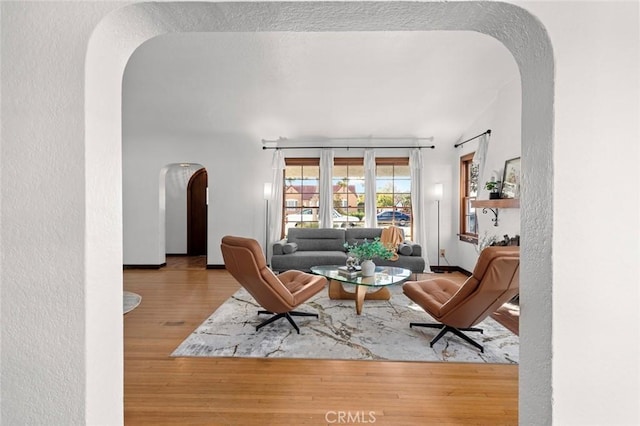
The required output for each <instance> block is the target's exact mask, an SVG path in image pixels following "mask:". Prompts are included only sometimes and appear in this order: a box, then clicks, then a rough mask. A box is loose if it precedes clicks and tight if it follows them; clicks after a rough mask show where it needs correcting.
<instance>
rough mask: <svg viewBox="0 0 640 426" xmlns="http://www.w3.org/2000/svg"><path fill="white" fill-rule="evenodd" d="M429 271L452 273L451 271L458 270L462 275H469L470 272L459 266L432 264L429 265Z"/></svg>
mask: <svg viewBox="0 0 640 426" xmlns="http://www.w3.org/2000/svg"><path fill="white" fill-rule="evenodd" d="M431 272H433V273H435V274H444V273H448V274H450V273H452V272H460V273H462V274H464V275H466V276H467V277H470V276H471V272H469V271H467V270H466V269H463V268H461V267H459V266H449V265H447V266H434V265H431Z"/></svg>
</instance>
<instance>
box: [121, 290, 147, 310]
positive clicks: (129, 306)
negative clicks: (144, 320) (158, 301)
mask: <svg viewBox="0 0 640 426" xmlns="http://www.w3.org/2000/svg"><path fill="white" fill-rule="evenodd" d="M141 301H142V296H140V295H139V294H135V293H132V292H130V291H124V292H122V312H123V314H126V313H128V312H131V311H133V310H134V309H135V308H137V307H138V305H139V304H140V302H141Z"/></svg>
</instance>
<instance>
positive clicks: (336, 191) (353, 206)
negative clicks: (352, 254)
mask: <svg viewBox="0 0 640 426" xmlns="http://www.w3.org/2000/svg"><path fill="white" fill-rule="evenodd" d="M319 164H320V160H319V159H317V158H287V159H286V168H285V175H284V197H283V209H284V210H283V218H284V228H283V230H284V232H285V233H286V230H287V229H289V228H291V227H307V228H317V227H318V211H319V200H320V166H319ZM332 186H333V196H332V199H333V226H334V227H335V228H340V227H342V228H344V227H348V226H364V216H365V211H364V200H365V187H364V165H363V159H362V158H336V159H335V160H334V166H333V176H332ZM376 206H377V208H376V215H377V218H378V226H379V227H387V226H389V225H395V226H400V227H402V228H403V229H404V233H405V236H406V237H407V238H410V237H411V224H412V222H411V175H410V171H409V159H408V158H378V159H376Z"/></svg>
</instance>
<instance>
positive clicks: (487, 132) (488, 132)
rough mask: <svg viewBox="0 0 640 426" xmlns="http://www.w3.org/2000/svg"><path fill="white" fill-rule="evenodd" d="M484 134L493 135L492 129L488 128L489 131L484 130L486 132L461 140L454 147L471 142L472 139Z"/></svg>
mask: <svg viewBox="0 0 640 426" xmlns="http://www.w3.org/2000/svg"><path fill="white" fill-rule="evenodd" d="M484 135H491V129H489V130H487V131H486V132H484V133H480V134H479V135H477V136H474V137H472V138H469V139H467V140H466V141H462V142H460V143H457V144H455V145H454V146H453V147H454V148H457V147H459V146H462V145H464V144H465V143H467V142H471V141H472V140H474V139H478V138H479V137H480V136H484Z"/></svg>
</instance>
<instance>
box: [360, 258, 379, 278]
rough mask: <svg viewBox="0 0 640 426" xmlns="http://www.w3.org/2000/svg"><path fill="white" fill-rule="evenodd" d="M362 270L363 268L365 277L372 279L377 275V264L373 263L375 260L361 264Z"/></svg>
mask: <svg viewBox="0 0 640 426" xmlns="http://www.w3.org/2000/svg"><path fill="white" fill-rule="evenodd" d="M360 268H362V269H361V270H362V276H363V277H372V276H374V275H375V274H376V264H375V263H373V260H363V261H362V263H360Z"/></svg>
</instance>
